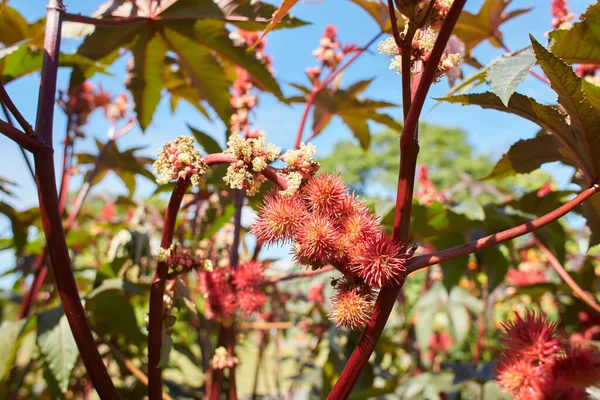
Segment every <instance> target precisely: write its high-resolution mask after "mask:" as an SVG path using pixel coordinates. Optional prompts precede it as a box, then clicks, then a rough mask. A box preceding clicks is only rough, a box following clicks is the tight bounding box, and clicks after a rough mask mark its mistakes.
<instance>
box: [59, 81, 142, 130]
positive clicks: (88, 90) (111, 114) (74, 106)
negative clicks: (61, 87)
mask: <svg viewBox="0 0 600 400" xmlns="http://www.w3.org/2000/svg"><path fill="white" fill-rule="evenodd" d="M63 97H64V98H63V99H62V107H63V109H64V110H65V112H66V113H67V114H70V115H71V118H72V120H73V122H74V123H75V124H76V125H77V126H81V125H84V124H85V123H86V122H87V119H88V117H89V115H90V114H91V113H92V112H93V111H94V110H96V109H97V108H102V109H104V116H105V117H106V118H108V119H112V120H117V119H119V118H125V116H126V114H127V111H128V110H129V108H130V105H129V99H128V97H127V95H126V94H125V93H122V94H120V95H118V96H117V97H116V98H114V99H111V97H110V93H108V92H106V91H104V89H103V88H102V86H98V89H97V90H96V88H95V87H94V85H93V84H92V83H91V82H89V81H85V82H83V83H82V84H81V85H79V86H77V87H76V88H74V89H72V90H71V92H70V93H69V94H68V96H64V95H63Z"/></svg>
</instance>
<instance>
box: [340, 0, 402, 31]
mask: <svg viewBox="0 0 600 400" xmlns="http://www.w3.org/2000/svg"><path fill="white" fill-rule="evenodd" d="M350 1H351V2H352V3H354V4H356V5H357V6H359V7H360V8H362V9H363V10H365V11H366V12H367V13H368V14H369V15H370V16H371V18H373V20H375V22H376V23H377V25H378V26H379V28H380V29H381V31H382V32H386V33H390V34H391V33H392V23H391V21H390V12H389V9H388V5H387V3H385V2H383V1H381V0H350ZM396 15H397V16H399V13H398V11H396ZM403 28H404V20H403V19H402V18H398V29H400V30H402V29H403Z"/></svg>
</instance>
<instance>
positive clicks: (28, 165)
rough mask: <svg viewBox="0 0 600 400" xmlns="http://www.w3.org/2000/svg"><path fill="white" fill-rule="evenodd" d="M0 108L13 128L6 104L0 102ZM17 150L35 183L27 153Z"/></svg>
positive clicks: (21, 149)
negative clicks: (0, 107)
mask: <svg viewBox="0 0 600 400" xmlns="http://www.w3.org/2000/svg"><path fill="white" fill-rule="evenodd" d="M0 106H2V111H3V112H4V116H5V117H6V120H7V121H8V123H9V124H11V125H12V126H13V127H14V126H15V124H14V122H13V121H12V117H11V116H10V112H9V111H8V108H7V107H6V104H4V102H3V101H0ZM19 150H20V151H21V155H22V156H23V160H25V165H27V169H28V170H29V173H30V174H31V178H32V179H33V182H34V183H35V172H34V171H33V166H32V165H31V161H29V158H28V157H27V153H25V150H23V148H22V147H21V146H19Z"/></svg>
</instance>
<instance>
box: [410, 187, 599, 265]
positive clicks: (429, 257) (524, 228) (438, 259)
mask: <svg viewBox="0 0 600 400" xmlns="http://www.w3.org/2000/svg"><path fill="white" fill-rule="evenodd" d="M599 190H600V185H599V184H594V185H593V186H592V187H589V188H587V189H585V190H583V191H582V192H581V193H579V194H578V195H577V196H575V197H574V198H573V199H572V200H569V201H568V202H566V203H565V204H563V205H562V206H560V207H558V208H557V209H555V210H552V211H551V212H549V213H548V214H544V215H543V216H541V217H539V218H536V219H534V220H532V221H529V222H526V223H524V224H521V225H519V226H515V227H514V228H510V229H507V230H505V231H502V232H498V233H495V234H493V235H489V236H486V237H484V238H481V239H478V240H474V241H472V242H468V243H465V244H462V245H460V246H455V247H451V248H449V249H446V250H441V251H436V252H433V253H431V254H426V255H422V256H418V257H414V258H412V259H411V260H410V261H409V262H408V265H407V273H408V274H410V273H413V272H415V271H418V270H420V269H422V268H425V267H429V266H430V265H434V264H439V263H442V262H444V261H450V260H454V259H455V258H459V257H464V256H467V255H469V254H471V253H475V252H476V251H479V250H483V249H487V248H488V247H492V246H495V245H497V244H500V243H502V242H506V241H507V240H511V239H514V238H517V237H519V236H523V235H525V234H527V233H530V232H533V231H535V230H537V229H540V228H542V227H544V226H546V225H547V224H549V223H550V222H553V221H556V220H557V219H559V218H560V217H562V216H563V215H565V214H567V213H568V212H570V211H572V210H573V209H575V208H576V207H578V206H579V205H580V204H581V203H583V202H584V201H585V200H587V199H589V198H590V197H592V196H593V195H594V194H595V193H597V192H598V191H599Z"/></svg>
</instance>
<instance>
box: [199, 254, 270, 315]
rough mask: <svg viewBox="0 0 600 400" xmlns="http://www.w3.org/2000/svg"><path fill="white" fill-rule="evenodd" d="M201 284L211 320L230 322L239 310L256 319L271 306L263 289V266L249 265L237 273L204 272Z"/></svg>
mask: <svg viewBox="0 0 600 400" xmlns="http://www.w3.org/2000/svg"><path fill="white" fill-rule="evenodd" d="M200 283H201V291H202V293H204V298H205V299H206V303H205V308H206V317H207V318H208V319H217V320H219V321H224V320H227V319H229V318H232V317H233V316H234V314H235V312H236V310H237V309H238V308H239V310H240V311H241V312H242V313H243V314H244V315H252V314H254V313H258V312H261V311H262V309H263V307H264V305H265V303H266V302H267V296H266V294H265V293H264V291H263V290H262V288H261V286H262V285H264V283H265V275H264V266H263V264H262V263H260V262H256V261H248V262H246V263H243V264H240V265H238V266H237V268H235V269H231V268H229V267H225V268H215V269H214V270H212V271H206V270H204V271H202V272H201V274H200Z"/></svg>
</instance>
